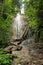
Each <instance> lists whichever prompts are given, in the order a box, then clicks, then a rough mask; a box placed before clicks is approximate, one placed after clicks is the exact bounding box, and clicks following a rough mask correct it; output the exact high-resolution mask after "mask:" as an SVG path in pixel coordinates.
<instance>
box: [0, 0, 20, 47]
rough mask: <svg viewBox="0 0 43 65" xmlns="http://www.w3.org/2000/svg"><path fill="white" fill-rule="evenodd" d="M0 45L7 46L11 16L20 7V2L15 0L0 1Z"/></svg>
mask: <svg viewBox="0 0 43 65" xmlns="http://www.w3.org/2000/svg"><path fill="white" fill-rule="evenodd" d="M0 5H1V6H0V45H1V47H2V46H3V45H5V46H7V45H8V44H9V43H8V41H9V40H10V26H11V24H12V23H11V16H13V15H14V16H15V15H16V14H17V12H18V11H19V8H20V2H19V1H18V0H17V1H16V0H1V1H0Z"/></svg>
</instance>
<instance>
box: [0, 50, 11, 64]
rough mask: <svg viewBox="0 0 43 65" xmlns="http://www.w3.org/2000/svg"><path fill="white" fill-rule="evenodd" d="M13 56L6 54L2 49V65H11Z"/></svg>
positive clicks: (0, 60)
mask: <svg viewBox="0 0 43 65" xmlns="http://www.w3.org/2000/svg"><path fill="white" fill-rule="evenodd" d="M11 63H12V56H11V55H10V54H6V52H4V51H3V49H0V65H11Z"/></svg>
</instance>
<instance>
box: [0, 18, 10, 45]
mask: <svg viewBox="0 0 43 65" xmlns="http://www.w3.org/2000/svg"><path fill="white" fill-rule="evenodd" d="M10 25H11V19H10V17H7V19H6V20H4V19H3V18H2V17H0V45H2V44H3V45H4V44H5V43H6V44H5V45H7V42H8V41H9V39H10Z"/></svg>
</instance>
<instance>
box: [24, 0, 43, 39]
mask: <svg viewBox="0 0 43 65" xmlns="http://www.w3.org/2000/svg"><path fill="white" fill-rule="evenodd" d="M25 15H26V16H27V18H28V27H32V28H33V29H34V32H35V36H36V34H37V37H36V38H40V37H41V39H43V38H42V33H41V29H43V1H42V0H25Z"/></svg>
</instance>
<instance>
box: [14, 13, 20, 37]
mask: <svg viewBox="0 0 43 65" xmlns="http://www.w3.org/2000/svg"><path fill="white" fill-rule="evenodd" d="M20 18H21V16H20V13H17V16H16V19H15V26H16V38H20V28H21V23H20Z"/></svg>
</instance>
